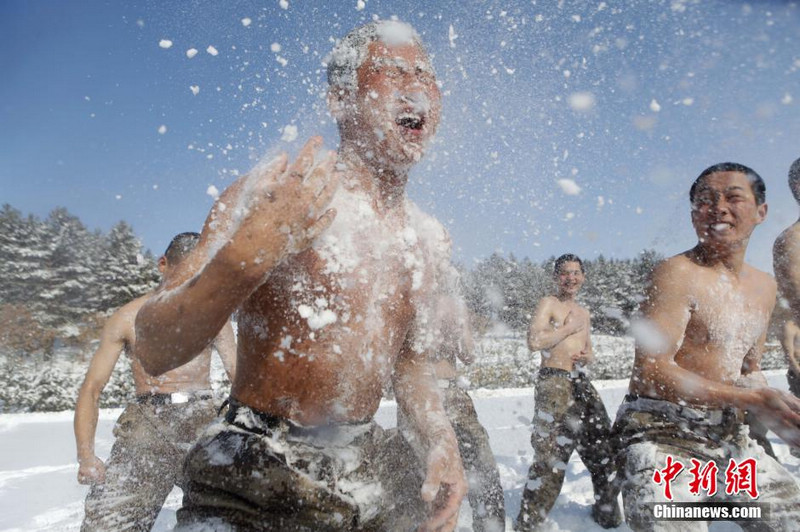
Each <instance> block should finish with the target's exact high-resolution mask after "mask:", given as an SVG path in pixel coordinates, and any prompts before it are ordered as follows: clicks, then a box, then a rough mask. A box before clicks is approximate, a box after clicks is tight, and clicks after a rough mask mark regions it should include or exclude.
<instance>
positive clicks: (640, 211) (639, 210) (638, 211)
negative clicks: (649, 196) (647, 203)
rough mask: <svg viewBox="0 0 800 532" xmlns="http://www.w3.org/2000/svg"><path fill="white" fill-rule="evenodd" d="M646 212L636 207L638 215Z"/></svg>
mask: <svg viewBox="0 0 800 532" xmlns="http://www.w3.org/2000/svg"><path fill="white" fill-rule="evenodd" d="M643 212H644V210H643V209H642V208H641V207H636V214H642V213H643Z"/></svg>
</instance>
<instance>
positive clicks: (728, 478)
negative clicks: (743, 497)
mask: <svg viewBox="0 0 800 532" xmlns="http://www.w3.org/2000/svg"><path fill="white" fill-rule="evenodd" d="M742 491H743V492H745V493H747V494H748V495H749V496H750V498H751V499H757V498H758V487H757V486H756V461H755V459H753V458H747V459H746V460H742V461H741V462H739V464H738V465H737V464H736V461H735V460H734V459H733V458H731V461H730V462H729V463H728V468H727V469H726V470H725V493H727V494H728V495H736V494H737V493H739V492H742Z"/></svg>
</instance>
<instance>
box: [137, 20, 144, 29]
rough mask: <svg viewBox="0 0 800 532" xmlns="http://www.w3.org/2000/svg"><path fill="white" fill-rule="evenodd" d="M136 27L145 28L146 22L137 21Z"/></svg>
mask: <svg viewBox="0 0 800 532" xmlns="http://www.w3.org/2000/svg"><path fill="white" fill-rule="evenodd" d="M136 25H137V26H139V27H140V28H144V20H142V19H138V20H137V21H136Z"/></svg>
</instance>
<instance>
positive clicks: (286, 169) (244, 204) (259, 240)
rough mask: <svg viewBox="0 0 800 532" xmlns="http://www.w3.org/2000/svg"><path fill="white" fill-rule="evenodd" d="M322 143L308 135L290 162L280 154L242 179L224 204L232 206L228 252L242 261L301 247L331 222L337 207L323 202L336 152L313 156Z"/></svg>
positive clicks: (332, 180) (333, 178) (332, 183)
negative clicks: (235, 193)
mask: <svg viewBox="0 0 800 532" xmlns="http://www.w3.org/2000/svg"><path fill="white" fill-rule="evenodd" d="M321 146H322V138H321V137H312V138H311V139H310V140H309V141H308V142H307V143H306V145H305V146H304V147H303V149H302V150H300V153H299V154H298V156H297V158H296V159H295V160H294V162H292V163H291V164H289V159H288V156H287V155H286V154H282V155H280V156H279V157H278V158H276V159H275V160H273V161H272V162H270V163H269V164H268V165H266V166H264V167H262V168H256V169H255V170H254V171H253V172H252V173H251V174H250V175H249V176H247V177H246V178H245V179H244V181H243V183H242V189H241V190H240V191H239V194H238V198H237V200H236V201H235V205H232V206H226V208H230V207H232V208H233V209H234V210H233V212H232V213H231V215H230V216H231V219H230V222H231V226H230V227H231V231H232V234H231V235H230V242H229V243H228V247H229V252H230V253H232V256H233V257H234V258H235V259H236V261H237V262H238V263H239V265H240V266H241V267H243V268H248V267H251V266H253V265H257V264H260V263H264V262H267V263H272V264H274V263H276V262H278V261H280V259H282V258H283V257H284V256H286V255H289V254H294V253H299V252H300V251H303V250H304V249H306V248H307V247H308V246H310V245H311V243H312V242H313V241H314V239H315V238H316V237H317V236H318V235H319V234H320V233H322V232H323V231H324V230H325V229H327V228H328V227H329V226H330V224H331V222H333V219H334V217H335V216H336V211H335V210H334V209H327V207H328V205H329V204H330V202H331V199H332V198H333V194H334V192H335V191H336V187H337V185H338V182H339V180H338V176H337V174H336V172H335V170H334V167H335V164H336V153H335V152H328V153H327V154H326V155H325V156H324V157H323V158H322V159H321V160H320V161H318V162H317V161H315V154H316V152H317V150H319V148H320V147H321ZM265 259H266V260H265ZM269 259H272V260H269Z"/></svg>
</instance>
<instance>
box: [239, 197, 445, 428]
mask: <svg viewBox="0 0 800 532" xmlns="http://www.w3.org/2000/svg"><path fill="white" fill-rule="evenodd" d="M332 205H333V206H335V207H336V209H337V213H338V214H337V217H336V219H335V221H334V222H333V224H332V225H331V227H330V228H329V229H328V230H327V231H326V232H325V233H323V234H322V235H321V236H320V237H319V238H318V240H317V241H316V242H315V244H314V246H313V247H312V248H310V249H308V250H306V251H304V252H302V253H300V254H299V255H296V256H294V257H292V258H290V259H288V260H287V261H285V262H284V263H282V264H281V265H279V266H278V267H277V268H276V269H275V270H274V271H273V272H272V273H271V274H270V276H269V278H268V280H267V282H266V283H264V284H263V285H261V286H260V287H259V288H258V289H257V290H256V291H255V292H254V293H253V294H252V295H251V296H250V297H249V298H248V299H247V300H246V301H245V303H244V305H243V306H242V308H241V312H240V319H239V331H240V333H239V369H238V370H237V374H236V380H235V382H234V385H233V390H232V395H233V396H234V397H236V398H237V399H239V400H241V401H243V402H245V403H246V404H248V405H251V406H253V407H255V408H258V409H260V410H263V411H266V412H269V413H271V414H274V415H279V416H283V417H286V418H289V419H293V420H295V421H298V422H300V423H304V424H309V425H311V424H319V423H325V422H330V421H356V420H364V419H368V418H371V417H372V416H373V415H374V413H375V411H376V410H377V408H378V405H379V401H380V398H381V396H382V394H383V388H384V385H385V384H386V382H387V380H388V378H389V376H390V374H391V371H392V368H393V367H394V364H395V361H396V358H397V356H398V354H399V353H400V352H401V350H402V349H403V348H404V344H405V343H407V342H410V343H414V342H420V341H425V338H424V336H425V332H424V331H423V330H422V329H417V328H415V323H418V322H419V319H420V318H424V316H423V314H424V305H423V304H422V301H421V298H422V297H423V294H425V293H427V290H423V289H424V288H429V287H430V283H431V281H432V277H431V275H432V273H431V268H429V267H428V265H426V263H427V262H428V261H427V259H426V255H427V254H426V253H425V252H424V251H423V247H424V246H425V245H427V239H428V235H426V234H424V231H426V228H425V226H424V224H420V223H419V222H420V221H421V216H422V215H421V214H420V213H419V212H418V211H416V208H414V207H413V206H411V205H410V204H409V203H408V202H405V203H404V204H403V205H400V206H398V207H397V208H396V209H395V210H393V211H389V212H388V213H386V214H384V215H379V214H378V213H377V212H376V211H375V210H374V208H373V205H372V202H371V201H369V199H368V197H367V196H366V195H364V194H361V193H357V192H350V191H346V190H342V189H340V190H339V191H338V192H337V195H336V196H335V198H334V201H333V203H332ZM436 225H437V226H438V224H436ZM438 227H439V230H440V231H441V227H440V226H438ZM433 232H434V233H436V230H434V231H433ZM442 233H443V231H442ZM410 347H411V349H417V350H419V349H418V346H417V347H415V346H410Z"/></svg>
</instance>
